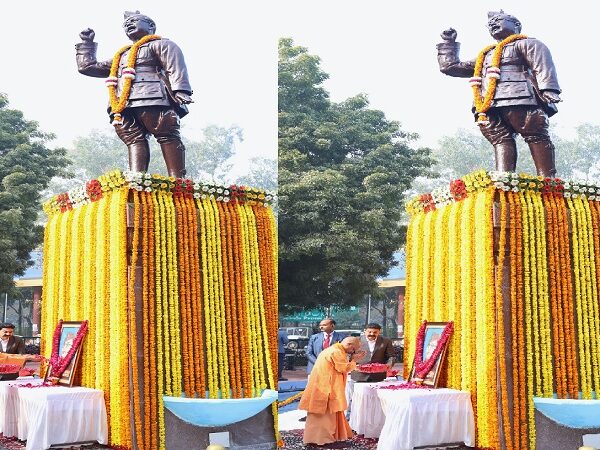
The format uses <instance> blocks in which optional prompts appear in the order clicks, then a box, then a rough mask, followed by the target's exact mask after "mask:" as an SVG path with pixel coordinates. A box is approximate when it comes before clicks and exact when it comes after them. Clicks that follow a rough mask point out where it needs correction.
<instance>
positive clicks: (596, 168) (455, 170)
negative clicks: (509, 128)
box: [407, 123, 600, 198]
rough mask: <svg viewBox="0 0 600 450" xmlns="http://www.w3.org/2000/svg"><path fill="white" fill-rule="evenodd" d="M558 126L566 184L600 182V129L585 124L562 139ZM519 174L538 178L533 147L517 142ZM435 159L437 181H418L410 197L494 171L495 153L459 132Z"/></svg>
mask: <svg viewBox="0 0 600 450" xmlns="http://www.w3.org/2000/svg"><path fill="white" fill-rule="evenodd" d="M556 129H557V127H556V125H555V124H551V126H550V135H551V138H552V142H553V143H554V145H555V147H556V169H557V172H558V176H559V177H560V178H563V179H565V180H571V179H591V180H598V179H600V126H598V125H592V124H589V123H584V124H581V125H578V126H577V127H575V130H574V131H575V133H574V136H573V137H565V136H560V135H559V134H558V133H557V131H556ZM517 149H518V150H517V151H518V157H517V172H519V173H521V172H524V173H528V174H535V173H536V170H535V165H534V164H533V159H532V157H531V154H530V153H529V147H528V146H527V144H526V143H525V141H523V139H522V138H520V137H518V138H517ZM432 150H433V152H432V156H433V157H434V158H435V160H436V161H437V162H436V164H435V166H434V170H435V172H436V173H437V176H435V177H417V178H416V179H415V180H414V181H413V184H412V187H411V189H410V190H409V191H408V192H407V196H408V197H409V198H410V197H413V196H414V195H418V194H422V193H425V192H431V191H432V190H433V189H435V188H437V187H440V186H444V185H447V184H448V183H449V182H450V181H451V180H455V179H457V178H460V177H462V176H464V175H466V174H468V173H470V172H473V171H475V170H478V169H485V170H493V169H494V167H495V164H494V149H493V147H492V145H491V144H490V143H489V142H488V141H487V139H486V138H484V137H483V136H482V135H481V133H480V132H479V131H478V130H477V129H476V128H474V129H472V130H466V129H459V130H457V132H456V133H455V134H454V135H452V136H444V137H442V138H441V139H440V141H439V143H438V145H437V146H436V147H434V148H433V149H432Z"/></svg>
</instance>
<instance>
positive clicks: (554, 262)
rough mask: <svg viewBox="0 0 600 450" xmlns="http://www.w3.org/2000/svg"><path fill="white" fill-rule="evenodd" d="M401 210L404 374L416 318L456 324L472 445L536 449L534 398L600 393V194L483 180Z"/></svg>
mask: <svg viewBox="0 0 600 450" xmlns="http://www.w3.org/2000/svg"><path fill="white" fill-rule="evenodd" d="M407 209H408V210H409V212H410V213H411V221H410V224H409V229H408V236H407V285H406V298H405V348H406V353H405V370H406V371H408V370H410V367H411V364H412V361H413V359H414V356H415V355H414V348H415V346H414V342H415V337H416V335H417V331H418V328H419V324H420V323H421V321H422V320H428V321H450V320H451V321H453V322H454V327H455V331H454V336H453V338H452V339H451V340H450V345H449V349H448V357H447V371H446V384H447V386H448V387H451V388H455V389H463V390H468V391H470V392H471V393H472V403H473V407H474V410H475V414H476V425H477V445H478V446H480V447H490V448H503V447H504V448H507V449H523V448H534V447H535V445H536V427H535V407H534V400H533V399H534V397H536V398H544V397H545V398H550V397H553V396H556V397H558V398H559V399H579V398H581V399H592V398H594V396H595V394H596V393H598V392H600V371H599V370H598V369H599V367H600V315H599V304H598V284H599V281H600V186H596V185H592V184H586V183H574V182H567V181H564V180H560V179H544V178H541V177H534V176H529V175H525V174H512V173H498V172H484V171H479V172H475V173H472V174H469V175H467V176H465V177H463V178H462V179H459V180H454V181H452V183H450V185H449V186H447V187H445V188H441V189H438V190H436V191H434V192H432V193H431V194H425V195H422V196H420V197H418V198H416V199H414V200H413V201H411V202H410V203H409V204H408V207H407ZM406 375H407V374H406V373H405V376H406ZM540 438H541V436H540V437H538V444H539V439H540Z"/></svg>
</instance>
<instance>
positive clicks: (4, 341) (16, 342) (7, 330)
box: [0, 322, 25, 355]
mask: <svg viewBox="0 0 600 450" xmlns="http://www.w3.org/2000/svg"><path fill="white" fill-rule="evenodd" d="M14 333H15V326H14V325H13V324H12V323H8V322H6V323H1V324H0V351H1V352H2V353H12V354H14V355H16V354H18V355H22V354H24V353H25V341H23V339H21V338H20V337H17V336H14Z"/></svg>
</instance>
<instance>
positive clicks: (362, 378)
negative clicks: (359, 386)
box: [346, 322, 396, 417]
mask: <svg viewBox="0 0 600 450" xmlns="http://www.w3.org/2000/svg"><path fill="white" fill-rule="evenodd" d="M360 350H361V351H364V352H365V355H364V356H363V357H362V358H361V359H359V360H357V361H356V363H357V364H358V365H361V364H368V363H380V364H387V366H388V369H391V368H392V367H393V366H394V355H395V353H396V352H395V350H394V345H393V344H392V340H391V339H388V338H384V337H383V336H381V325H379V324H378V323H375V322H373V323H369V324H367V326H366V328H365V332H364V334H363V335H362V336H361V337H360ZM386 376H387V373H386V372H377V373H364V372H360V371H358V370H353V371H352V372H351V373H350V379H348V383H347V384H346V400H347V401H348V409H347V412H346V416H347V417H350V407H351V405H352V394H353V393H354V383H365V382H371V383H373V382H378V381H383V380H384V379H385V378H386Z"/></svg>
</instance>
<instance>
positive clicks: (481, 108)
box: [472, 34, 527, 123]
mask: <svg viewBox="0 0 600 450" xmlns="http://www.w3.org/2000/svg"><path fill="white" fill-rule="evenodd" d="M519 39H527V36H526V35H524V34H513V35H511V36H508V37H507V38H505V39H503V40H501V41H500V42H498V43H497V44H492V45H488V46H487V47H485V48H484V49H483V50H481V52H479V55H477V59H476V60H475V70H474V71H473V77H474V78H475V77H479V78H480V77H481V74H482V70H483V61H484V59H485V55H486V53H487V52H489V51H490V50H492V49H494V53H493V55H492V65H491V67H492V68H496V69H500V62H501V60H502V50H504V47H505V46H506V45H507V44H510V43H511V42H515V41H517V40H519ZM488 70H489V69H488ZM498 76H499V74H498ZM497 84H498V80H497V79H496V78H494V77H491V78H490V80H489V84H488V88H487V90H486V92H485V95H483V96H482V95H481V91H480V88H479V86H478V85H476V84H475V85H473V86H472V89H473V100H474V102H475V111H476V112H477V113H478V118H477V121H478V122H480V123H485V122H486V121H487V120H488V119H487V115H486V114H485V113H486V112H487V111H489V109H490V108H491V106H492V103H493V101H494V96H495V95H496V85H497Z"/></svg>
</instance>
